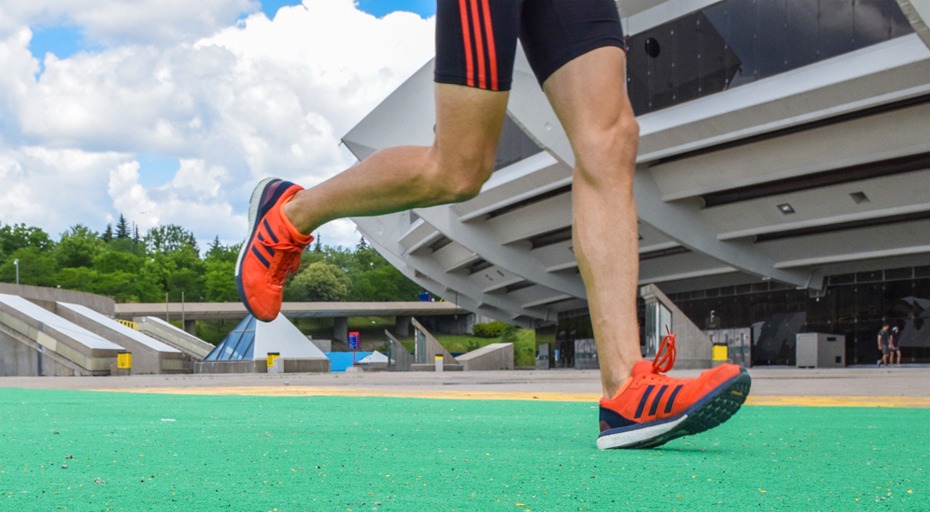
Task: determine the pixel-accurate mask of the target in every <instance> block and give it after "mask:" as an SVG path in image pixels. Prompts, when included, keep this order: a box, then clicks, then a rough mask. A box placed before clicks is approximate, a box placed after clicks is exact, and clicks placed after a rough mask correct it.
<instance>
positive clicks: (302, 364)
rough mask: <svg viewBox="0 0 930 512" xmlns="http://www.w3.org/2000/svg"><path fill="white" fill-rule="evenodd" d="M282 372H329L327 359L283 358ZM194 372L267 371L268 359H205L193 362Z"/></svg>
mask: <svg viewBox="0 0 930 512" xmlns="http://www.w3.org/2000/svg"><path fill="white" fill-rule="evenodd" d="M278 361H282V362H283V363H284V373H329V370H330V368H329V365H330V363H329V359H326V360H319V359H284V358H281V359H279V360H278ZM194 372H195V373H268V361H267V360H265V359H253V360H250V361H206V362H197V363H194Z"/></svg>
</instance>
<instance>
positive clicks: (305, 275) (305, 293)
mask: <svg viewBox="0 0 930 512" xmlns="http://www.w3.org/2000/svg"><path fill="white" fill-rule="evenodd" d="M348 294H349V279H348V277H346V276H345V274H344V273H343V272H342V271H341V270H340V269H339V267H337V266H336V265H333V264H332V263H326V262H317V263H311V264H310V265H307V267H306V268H304V269H303V270H301V271H300V272H299V273H298V274H297V275H296V276H294V278H293V279H291V282H290V283H288V284H287V286H286V287H285V289H284V298H285V300H291V301H298V302H299V301H312V302H316V301H340V300H344V299H345V297H346V296H347V295H348Z"/></svg>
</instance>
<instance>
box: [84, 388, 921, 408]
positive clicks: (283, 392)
mask: <svg viewBox="0 0 930 512" xmlns="http://www.w3.org/2000/svg"><path fill="white" fill-rule="evenodd" d="M97 391H107V392H127V393H164V394H178V395H237V396H307V397H310V396H346V397H389V398H435V399H446V400H528V401H534V400H535V401H543V402H592V403H596V402H597V401H598V399H599V398H600V395H598V394H595V393H557V392H541V393H534V392H527V391H435V390H422V389H388V388H349V387H318V386H274V387H272V386H222V387H187V388H135V389H99V390H97ZM746 405H755V406H799V407H921V408H922V407H927V408H930V397H905V396H776V395H750V396H749V398H748V399H747V400H746Z"/></svg>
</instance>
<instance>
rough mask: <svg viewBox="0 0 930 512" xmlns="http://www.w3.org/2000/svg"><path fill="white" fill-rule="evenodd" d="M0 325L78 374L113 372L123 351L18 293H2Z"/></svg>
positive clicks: (17, 338) (8, 332)
mask: <svg viewBox="0 0 930 512" xmlns="http://www.w3.org/2000/svg"><path fill="white" fill-rule="evenodd" d="M0 326H2V327H3V331H4V332H5V333H7V334H8V335H9V336H10V337H11V338H12V339H14V340H16V341H19V342H20V343H25V344H26V345H27V346H30V347H34V349H35V350H37V351H40V352H42V353H43V356H48V357H52V358H54V359H55V360H56V361H58V362H61V363H62V364H65V365H66V366H68V367H70V368H72V369H74V371H76V372H77V373H76V374H77V375H109V374H111V373H112V371H113V370H114V369H115V367H116V356H117V354H118V353H120V352H122V351H123V348H122V347H120V346H119V345H117V344H115V343H113V342H111V341H108V340H106V339H104V338H101V337H100V336H99V335H97V334H94V333H92V332H90V331H88V330H86V329H84V328H82V327H80V326H78V325H76V324H74V323H72V322H69V321H67V320H65V319H64V318H61V317H59V316H57V315H55V314H54V313H51V312H50V311H47V310H45V309H43V308H41V307H39V306H37V305H36V304H34V303H32V302H30V301H28V300H26V299H24V298H22V297H18V296H12V295H3V296H2V300H0ZM43 359H44V357H43ZM42 374H43V375H44V372H43V373H42Z"/></svg>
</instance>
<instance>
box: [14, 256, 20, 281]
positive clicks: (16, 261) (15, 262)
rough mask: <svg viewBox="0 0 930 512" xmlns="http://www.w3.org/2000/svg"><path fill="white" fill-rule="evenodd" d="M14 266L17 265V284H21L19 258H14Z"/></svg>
mask: <svg viewBox="0 0 930 512" xmlns="http://www.w3.org/2000/svg"><path fill="white" fill-rule="evenodd" d="M13 266H14V267H16V284H19V258H16V259H14V260H13Z"/></svg>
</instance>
